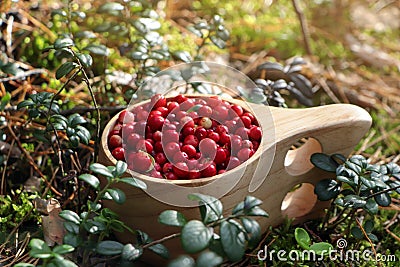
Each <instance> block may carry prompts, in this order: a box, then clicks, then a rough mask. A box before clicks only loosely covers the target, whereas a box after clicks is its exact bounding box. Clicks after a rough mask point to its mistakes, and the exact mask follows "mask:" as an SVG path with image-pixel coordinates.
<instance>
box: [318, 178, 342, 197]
mask: <svg viewBox="0 0 400 267" xmlns="http://www.w3.org/2000/svg"><path fill="white" fill-rule="evenodd" d="M340 190H341V187H340V184H339V183H338V182H337V181H336V180H333V179H323V180H321V181H319V182H318V183H317V185H316V186H315V189H314V193H315V194H316V195H317V196H318V199H319V200H321V201H327V200H331V199H334V198H335V197H337V196H338V195H339V194H340Z"/></svg>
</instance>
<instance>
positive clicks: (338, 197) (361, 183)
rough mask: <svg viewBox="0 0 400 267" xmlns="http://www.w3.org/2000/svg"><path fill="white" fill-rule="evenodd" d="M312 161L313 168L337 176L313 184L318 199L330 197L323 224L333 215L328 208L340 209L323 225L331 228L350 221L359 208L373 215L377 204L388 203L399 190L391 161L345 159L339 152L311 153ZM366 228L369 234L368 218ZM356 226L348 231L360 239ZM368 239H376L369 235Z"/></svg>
mask: <svg viewBox="0 0 400 267" xmlns="http://www.w3.org/2000/svg"><path fill="white" fill-rule="evenodd" d="M311 162H312V163H313V164H314V165H315V166H316V167H318V168H320V169H322V170H325V171H327V172H331V173H334V174H335V175H336V179H323V180H321V181H320V182H319V183H318V184H317V185H316V187H315V194H316V195H317V196H318V199H319V200H321V201H328V200H333V204H332V207H331V209H330V212H328V214H327V216H326V218H325V224H326V222H327V221H328V220H329V219H330V216H332V214H331V211H332V210H333V209H334V208H335V207H339V208H340V212H339V214H338V215H337V216H336V219H335V220H334V221H333V222H332V223H330V224H329V225H326V226H327V227H328V228H331V229H332V228H334V227H336V226H337V225H338V224H340V223H341V222H344V221H346V220H348V222H349V224H353V223H354V220H353V219H354V218H355V215H356V214H357V213H358V212H359V210H360V209H361V210H363V211H365V212H367V214H369V215H370V216H371V217H374V216H375V215H376V214H377V213H378V210H379V207H387V206H389V205H390V203H391V201H392V195H393V194H395V193H396V192H397V193H400V167H399V165H397V164H395V163H393V162H391V163H388V164H383V165H378V164H370V163H368V161H367V159H366V158H364V157H363V156H361V155H354V156H352V157H350V158H349V159H347V160H346V158H345V157H344V156H343V155H340V154H333V155H326V154H323V153H315V154H313V155H312V156H311ZM324 226H325V225H323V227H324ZM365 227H366V228H367V229H368V231H366V232H367V235H368V236H370V235H369V234H370V233H371V231H372V228H373V224H372V225H371V223H370V222H368V221H367V222H365ZM357 228H359V227H358V226H356V228H354V227H353V230H352V231H351V233H352V234H353V236H355V237H356V238H358V239H360V238H361V235H360V231H358V230H357ZM367 229H366V230H367ZM359 230H360V229H359ZM370 239H371V240H373V241H375V237H374V236H372V235H371V236H370Z"/></svg>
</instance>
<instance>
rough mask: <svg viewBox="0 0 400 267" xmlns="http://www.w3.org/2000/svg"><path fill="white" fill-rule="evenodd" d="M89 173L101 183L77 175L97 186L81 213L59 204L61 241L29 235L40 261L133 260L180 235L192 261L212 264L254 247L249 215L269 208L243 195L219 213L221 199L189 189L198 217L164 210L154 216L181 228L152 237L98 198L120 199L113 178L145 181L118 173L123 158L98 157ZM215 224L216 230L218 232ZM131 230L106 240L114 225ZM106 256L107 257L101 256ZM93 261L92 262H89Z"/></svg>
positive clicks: (163, 252) (164, 253) (161, 251)
mask: <svg viewBox="0 0 400 267" xmlns="http://www.w3.org/2000/svg"><path fill="white" fill-rule="evenodd" d="M90 169H91V171H92V172H93V173H95V174H97V175H102V176H103V177H105V180H106V184H105V186H103V187H102V188H101V187H100V180H99V179H98V178H97V177H96V176H94V175H92V174H89V173H85V174H82V175H80V176H79V179H80V180H82V181H84V182H85V183H87V184H88V185H89V186H91V187H93V188H94V189H96V190H98V191H99V193H98V194H97V196H96V198H95V199H94V200H88V202H87V204H86V210H85V211H83V212H81V213H80V214H78V213H76V212H74V211H72V210H63V211H61V212H60V214H59V215H60V217H62V218H63V219H64V220H65V221H64V227H65V230H66V232H67V233H66V234H65V236H64V239H63V244H62V245H58V246H55V247H54V248H53V249H51V248H50V247H49V246H48V245H47V244H46V243H45V242H44V241H42V240H40V239H32V240H31V242H30V247H31V250H30V256H31V257H34V258H38V259H42V260H43V262H42V265H41V266H43V267H46V266H77V265H76V264H75V263H74V262H79V263H80V266H88V265H90V264H93V262H92V261H93V259H94V258H98V259H97V260H98V262H97V263H101V262H104V261H106V260H108V261H109V262H113V261H114V262H115V263H116V264H127V263H128V262H133V261H135V260H138V259H139V258H140V257H141V256H142V254H143V251H144V250H145V249H149V250H150V251H152V252H154V253H156V254H158V255H159V256H161V257H164V258H168V257H169V254H168V250H167V248H166V247H165V246H163V245H162V243H163V242H165V241H167V240H170V239H173V238H180V239H181V243H182V247H183V249H184V250H185V251H186V252H187V253H190V254H194V253H199V252H201V254H200V255H199V257H198V260H197V261H198V264H197V266H217V265H219V264H221V263H222V262H223V261H225V260H230V261H232V262H236V261H238V260H240V259H241V258H242V257H243V256H244V253H245V250H246V249H247V248H251V247H255V246H256V245H257V244H258V242H259V240H260V237H261V232H260V226H259V224H258V223H257V221H255V220H254V219H253V218H252V217H254V216H263V217H267V216H268V214H267V213H266V212H265V211H264V210H262V209H261V208H260V207H259V205H261V203H262V202H261V201H260V200H258V199H257V198H254V197H250V196H248V197H246V198H245V199H244V201H243V202H240V203H238V204H237V205H236V206H235V207H234V209H233V210H232V214H231V215H229V216H226V217H224V216H223V205H222V203H221V202H220V201H219V200H218V199H216V198H214V197H211V196H206V195H202V194H192V195H189V196H188V197H189V199H191V200H193V201H198V202H199V204H200V206H199V209H200V214H201V219H200V220H190V221H188V220H187V219H186V218H185V216H184V215H183V214H181V213H180V212H177V211H175V210H166V211H163V212H162V213H161V214H160V216H159V219H158V220H159V222H160V223H161V224H165V225H169V226H176V227H179V228H181V229H180V231H178V232H177V233H175V234H172V235H170V236H166V237H163V238H161V239H159V240H152V239H151V238H150V237H149V235H148V234H147V233H144V232H143V231H140V229H137V230H135V231H133V230H132V229H130V228H128V227H127V226H126V225H125V224H124V223H123V222H122V221H120V220H119V219H118V215H117V214H115V213H114V212H112V211H111V210H110V209H108V208H103V207H102V204H101V200H102V199H103V200H111V201H115V202H116V203H118V204H122V203H124V202H125V199H126V197H125V194H124V192H123V191H122V190H120V189H118V188H113V187H112V185H113V184H115V183H118V182H120V183H121V182H122V183H126V184H128V185H131V186H135V187H137V188H140V189H145V188H146V184H145V183H143V182H142V181H141V180H139V179H135V178H131V177H129V178H126V177H122V175H123V174H124V173H125V171H126V170H127V164H126V163H125V162H122V161H118V162H117V163H116V165H115V166H109V167H106V166H104V165H101V164H99V163H94V164H92V165H91V166H90ZM217 229H219V235H218V234H216V233H217ZM124 230H127V231H130V232H132V233H136V243H134V244H130V243H129V244H122V243H120V242H118V241H114V240H106V238H107V237H109V236H110V235H111V233H112V232H113V231H120V232H122V231H124ZM71 252H74V253H73V254H69V256H68V257H64V256H63V255H64V254H67V253H71ZM104 257H106V258H104ZM185 261H190V262H194V260H193V258H191V257H189V256H184V257H179V258H178V259H175V260H174V261H173V262H172V263H171V264H178V263H180V264H183V263H184V262H185ZM94 264H96V263H94ZM16 266H18V267H26V266H34V265H33V264H26V263H20V264H17V265H16Z"/></svg>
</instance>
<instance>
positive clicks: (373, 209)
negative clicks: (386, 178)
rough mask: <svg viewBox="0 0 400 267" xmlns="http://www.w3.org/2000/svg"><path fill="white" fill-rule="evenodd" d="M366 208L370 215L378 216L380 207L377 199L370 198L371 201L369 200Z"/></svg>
mask: <svg viewBox="0 0 400 267" xmlns="http://www.w3.org/2000/svg"><path fill="white" fill-rule="evenodd" d="M364 208H365V209H366V210H367V212H369V213H370V214H377V213H378V209H379V205H378V204H377V203H376V201H375V199H373V198H370V199H368V200H367V204H365V207H364Z"/></svg>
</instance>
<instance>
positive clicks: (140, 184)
mask: <svg viewBox="0 0 400 267" xmlns="http://www.w3.org/2000/svg"><path fill="white" fill-rule="evenodd" d="M119 181H120V182H123V183H126V184H129V185H131V186H134V187H137V188H140V189H143V190H145V189H147V185H146V183H145V182H143V181H142V180H140V179H137V178H133V177H132V178H121V179H119Z"/></svg>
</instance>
